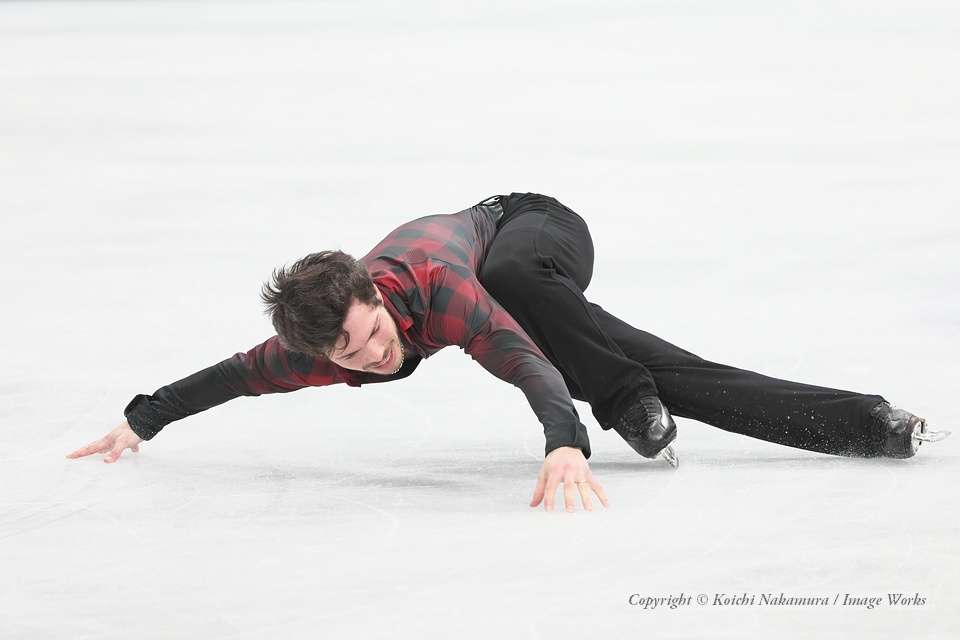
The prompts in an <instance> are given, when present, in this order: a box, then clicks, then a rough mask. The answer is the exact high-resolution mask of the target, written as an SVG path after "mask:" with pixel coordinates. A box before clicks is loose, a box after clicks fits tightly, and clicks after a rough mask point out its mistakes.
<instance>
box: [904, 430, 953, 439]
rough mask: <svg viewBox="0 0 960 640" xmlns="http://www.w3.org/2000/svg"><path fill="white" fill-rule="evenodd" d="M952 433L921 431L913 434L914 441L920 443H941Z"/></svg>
mask: <svg viewBox="0 0 960 640" xmlns="http://www.w3.org/2000/svg"><path fill="white" fill-rule="evenodd" d="M951 433H952V431H921V432H920V433H915V434H913V439H914V440H918V441H920V442H940V441H941V440H946V438H947V436H949V435H950V434H951Z"/></svg>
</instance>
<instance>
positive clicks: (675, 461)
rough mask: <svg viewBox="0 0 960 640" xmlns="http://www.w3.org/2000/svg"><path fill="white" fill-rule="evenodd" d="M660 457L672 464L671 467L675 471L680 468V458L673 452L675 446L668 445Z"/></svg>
mask: <svg viewBox="0 0 960 640" xmlns="http://www.w3.org/2000/svg"><path fill="white" fill-rule="evenodd" d="M660 457H661V458H663V459H664V460H666V461H667V462H669V463H670V466H671V467H673V468H674V469H677V468H679V467H680V458H678V457H677V452H676V451H674V450H673V445H672V444H668V445H667V446H665V447H664V448H663V450H662V451H661V452H660Z"/></svg>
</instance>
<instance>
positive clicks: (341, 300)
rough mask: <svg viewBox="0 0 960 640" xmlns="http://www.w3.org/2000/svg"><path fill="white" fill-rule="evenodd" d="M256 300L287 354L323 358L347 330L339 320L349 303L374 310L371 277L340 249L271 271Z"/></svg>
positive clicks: (355, 260)
mask: <svg viewBox="0 0 960 640" xmlns="http://www.w3.org/2000/svg"><path fill="white" fill-rule="evenodd" d="M272 278H273V282H272V283H271V282H265V283H264V284H263V288H262V290H261V292H260V299H261V300H263V303H264V304H265V305H267V308H266V310H265V311H264V313H266V314H268V315H269V316H270V322H271V323H272V324H273V328H274V329H276V331H277V336H279V338H280V345H281V346H282V347H283V348H284V349H287V350H289V351H297V352H300V353H306V354H310V355H313V356H322V357H324V358H328V357H329V354H330V351H331V350H332V349H333V347H334V345H335V344H336V343H337V341H338V340H339V339H340V337H341V336H343V335H344V334H345V333H346V332H345V331H344V330H343V322H344V320H345V319H346V317H347V311H348V310H349V309H350V305H351V303H352V302H353V300H354V299H357V300H359V301H360V302H362V303H364V304H369V305H373V306H377V305H380V304H382V302H380V300H378V299H377V293H376V288H375V287H374V285H373V279H372V278H370V274H369V273H368V272H367V268H366V266H365V265H364V264H363V263H362V262H360V261H359V260H357V259H356V258H354V257H353V256H351V255H349V254H347V253H344V252H343V251H339V250H336V251H320V252H319V253H311V254H310V255H307V256H304V257H303V258H300V259H299V260H297V261H296V262H294V263H293V265H292V266H290V267H289V268H285V267H280V268H279V269H274V270H273V274H272Z"/></svg>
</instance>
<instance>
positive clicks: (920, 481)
mask: <svg viewBox="0 0 960 640" xmlns="http://www.w3.org/2000/svg"><path fill="white" fill-rule="evenodd" d="M958 21H960V10H958V8H957V5H956V4H955V3H952V2H919V3H918V2H908V1H907V0H902V1H900V2H882V1H881V2H875V1H870V2H867V1H865V0H864V1H861V2H842V1H841V2H834V3H808V2H760V1H747V0H737V1H734V2H723V3H715V2H693V1H684V2H666V1H641V2H626V1H619V2H617V1H604V0H600V1H592V2H558V1H550V2H547V1H543V2H521V3H513V2H505V1H496V2H485V3H471V4H470V5H455V4H454V3H446V2H425V1H416V2H405V3H392V4H391V3H366V2H356V3H348V2H341V3H308V2H301V3H276V2H273V3H252V2H250V3H236V2H223V3H219V2H200V3H192V4H191V3H176V2H154V3H147V2H136V3H134V2H103V3H86V2H64V3H57V2H3V3H0V215H2V216H3V238H4V242H3V245H4V250H3V251H2V252H0V284H2V291H3V295H2V297H3V316H2V317H3V329H4V331H3V334H4V337H5V339H4V349H3V358H4V367H3V369H2V373H0V420H2V427H3V428H2V429H0V486H2V493H0V638H3V640H7V639H18V640H19V639H34V638H131V637H135V638H139V639H141V640H147V639H155V638H224V639H226V638H231V639H248V638H249V639H254V638H267V637H275V638H317V637H319V638H363V639H373V638H391V637H392V638H448V637H462V638H490V637H494V638H545V639H548V638H549V639H552V638H628V637H629V638H640V637H644V638H692V637H711V638H746V637H750V638H773V637H784V638H788V637H790V638H807V637H817V638H851V637H858V638H859V637H863V638H868V637H869V638H904V637H910V638H956V637H958V636H960V610H958V607H960V605H958V602H960V586H958V578H957V575H958V569H960V563H958V560H957V534H958V518H957V506H956V505H957V481H958V470H960V466H958V448H960V437H957V436H954V438H953V439H952V440H948V441H946V442H944V443H942V444H940V445H935V446H925V447H924V448H923V449H921V451H920V454H919V455H918V456H917V457H916V458H915V459H913V460H909V461H895V460H850V459H841V458H836V457H830V456H826V455H819V454H814V453H808V452H804V451H799V450H793V449H788V448H784V447H777V446H774V445H770V444H767V443H764V442H761V441H757V440H752V439H748V438H744V437H740V436H736V435H733V434H729V433H726V432H723V431H720V430H718V429H715V428H713V427H710V426H707V425H703V424H700V423H696V422H693V421H690V420H682V419H681V420H679V421H678V422H679V426H680V430H681V434H680V437H679V440H678V449H679V452H680V456H681V467H680V469H679V471H677V472H673V471H671V470H670V469H669V468H667V467H666V465H665V464H664V463H662V462H659V463H658V462H649V461H646V460H644V459H641V458H639V457H638V456H636V455H635V454H633V452H632V451H631V450H630V449H629V448H628V447H627V446H626V445H625V444H624V443H623V442H621V441H620V440H619V438H618V437H617V436H616V434H614V433H613V432H603V431H601V430H600V428H599V426H598V425H597V424H596V422H595V421H593V419H592V416H591V415H590V411H589V407H588V406H587V405H583V404H579V403H578V410H579V411H580V413H581V416H582V417H583V418H584V421H585V423H586V424H587V425H588V428H589V430H590V434H591V438H592V442H593V447H594V454H593V457H592V458H591V467H592V469H593V471H594V473H595V475H596V477H597V478H598V479H599V480H600V481H601V482H602V483H603V485H604V487H605V488H606V491H607V493H608V495H609V496H610V500H611V506H610V508H609V510H607V511H605V512H601V511H598V512H594V513H585V512H582V511H578V512H576V513H573V514H567V513H563V512H562V511H558V512H555V513H546V512H544V511H542V510H535V509H530V508H529V507H528V506H527V502H528V501H529V499H530V495H531V493H532V490H533V487H534V483H535V479H536V474H537V471H538V469H539V467H540V463H541V461H542V457H543V436H542V430H541V427H540V425H539V423H538V422H537V421H536V419H535V417H534V416H533V414H532V413H531V412H530V410H529V408H528V406H527V405H526V402H525V400H524V398H523V395H522V394H521V393H520V392H519V391H518V390H516V389H514V388H513V387H511V386H509V385H506V384H504V383H502V382H500V381H498V380H496V379H495V378H493V377H492V376H490V375H489V374H487V373H486V372H484V371H483V370H482V369H481V368H480V367H479V366H477V365H476V364H475V363H474V362H472V361H471V360H470V359H469V358H468V357H466V356H464V355H463V354H462V353H461V352H460V351H458V350H456V349H455V348H451V349H448V350H446V351H444V352H442V353H440V354H438V355H437V356H435V357H434V358H431V359H430V360H429V361H427V362H424V363H423V364H422V365H421V366H420V368H419V370H418V371H417V373H416V374H415V375H414V376H413V377H411V378H409V379H407V380H404V381H402V382H398V383H394V384H386V385H374V386H371V387H365V388H363V389H352V388H345V387H344V388H317V389H304V390H301V391H298V392H296V393H292V394H282V395H272V396H263V397H260V398H241V399H238V400H236V401H234V402H231V403H227V404H225V405H222V406H220V407H216V408H214V409H211V410H209V411H208V412H205V413H202V414H199V415H196V416H193V417H191V418H188V419H186V420H184V421H181V422H178V423H174V424H172V425H170V426H168V427H167V428H166V429H165V430H164V431H163V432H162V433H161V434H160V435H158V436H157V437H156V438H155V439H153V440H152V441H150V442H148V443H144V445H143V446H142V450H141V452H140V453H139V454H134V453H131V452H129V451H128V452H126V453H125V454H124V455H123V457H122V458H121V459H120V460H119V461H118V462H117V463H116V464H113V465H105V464H103V463H102V462H101V460H102V456H99V455H98V456H91V457H88V458H85V459H81V460H66V459H65V458H64V455H65V454H66V453H67V452H69V451H72V450H73V449H76V448H77V447H79V446H81V445H83V444H86V443H87V442H89V441H91V440H93V439H95V438H98V437H99V436H101V435H102V434H103V433H105V432H106V431H108V430H109V429H111V428H112V427H114V426H116V425H117V424H118V423H119V422H120V420H122V409H123V407H124V405H125V404H126V402H127V401H128V400H129V399H130V398H131V397H132V396H133V395H134V394H136V393H151V392H152V391H153V390H154V389H156V388H157V387H159V386H161V385H163V384H166V383H168V382H171V381H173V380H176V379H179V378H181V377H183V376H185V375H188V374H190V373H193V372H194V371H196V370H199V369H201V368H204V367H206V366H208V365H210V364H213V363H215V362H218V361H220V360H222V359H223V358H225V357H228V356H230V355H232V354H233V353H235V352H237V351H245V350H247V349H249V348H250V347H252V346H253V345H255V344H257V343H259V342H261V341H262V340H264V339H266V338H267V337H269V336H270V335H272V329H271V327H270V325H269V322H268V320H267V318H266V317H265V316H264V315H263V313H262V307H261V304H260V302H259V300H258V293H259V288H260V285H261V283H262V282H263V281H264V280H266V279H267V278H268V276H269V274H270V270H271V269H273V268H274V267H276V266H278V265H280V264H286V263H289V262H291V261H292V260H294V259H296V258H299V257H301V256H302V255H304V254H306V253H309V252H311V251H316V250H320V249H325V248H337V247H339V248H343V249H345V250H348V251H351V252H354V253H356V254H362V253H364V252H365V251H366V250H367V249H368V248H369V247H370V246H372V244H373V243H374V242H376V241H377V240H378V239H379V238H380V237H382V236H383V235H384V234H385V233H386V232H387V231H388V230H389V229H391V228H393V227H394V226H396V225H397V224H400V223H402V222H404V221H406V220H409V219H412V218H414V217H418V216H421V215H426V214H428V213H451V212H454V211H457V210H460V209H462V208H465V207H467V206H470V205H472V204H474V203H476V202H478V201H480V200H481V199H483V198H485V197H487V196H489V195H492V194H495V193H504V192H509V191H538V192H542V193H548V194H550V195H554V196H556V197H558V198H559V199H560V200H561V201H563V202H565V203H567V204H568V205H570V206H571V207H573V208H574V209H575V210H577V211H578V212H579V213H581V214H582V215H583V216H584V217H585V218H586V219H587V220H588V222H589V223H590V225H591V229H592V232H593V236H594V241H595V244H596V252H597V254H596V255H597V259H596V270H595V275H594V281H593V283H592V284H591V286H590V288H589V290H588V295H589V297H591V298H592V299H594V300H596V301H597V302H599V303H601V304H603V305H604V306H605V307H606V308H608V309H610V310H611V311H613V312H614V313H617V314H618V315H620V316H621V317H623V318H624V319H626V320H628V321H630V322H632V323H634V324H635V325H637V326H639V327H641V328H643V329H645V330H647V331H650V332H652V333H654V334H656V335H659V336H661V337H663V338H665V339H667V340H669V341H671V342H673V343H675V344H678V345H680V346H682V347H684V348H686V349H688V350H691V351H693V352H695V353H697V354H699V355H701V356H703V357H705V358H708V359H711V360H714V361H718V362H724V363H727V364H732V365H735V366H739V367H742V368H747V369H752V370H755V371H760V372H762V373H766V374H768V375H772V376H775V377H780V378H787V379H793V380H798V381H801V382H808V383H811V384H818V385H823V386H833V387H836V388H841V389H852V390H857V391H861V392H864V393H878V394H881V395H884V396H885V397H886V398H888V399H889V400H891V401H892V402H894V404H898V405H900V406H903V407H904V408H906V409H908V410H910V411H913V412H915V413H918V414H920V415H923V416H926V417H927V418H928V419H929V420H930V423H931V424H932V425H933V426H934V427H935V428H943V427H946V428H954V429H957V428H960V409H958V399H957V392H958V382H960V364H958V363H960V340H958V338H960V297H958V286H957V283H958V282H960V278H958V275H960V274H958V272H960V268H958V267H960V259H958V257H957V252H958V250H960V222H958V218H957V214H958V213H960V207H958V204H960V186H958V183H960V181H958V167H960V122H958V114H960V84H958V82H957V77H958V69H960V27H958ZM426 394H430V395H431V396H433V397H439V398H441V399H440V400H439V401H437V402H435V403H433V404H430V405H427V404H425V403H424V402H422V401H419V400H418V398H421V397H424V396H425V395H426ZM464 416H467V424H466V425H462V424H461V423H462V422H463V420H464ZM681 591H683V592H684V593H686V594H693V595H694V596H696V594H698V593H705V594H709V595H710V597H711V598H712V594H714V593H717V592H726V593H730V594H734V593H741V592H746V593H754V594H759V593H761V592H773V593H780V592H783V593H784V594H785V595H788V596H790V595H792V596H812V595H829V596H831V597H832V596H833V595H834V594H837V593H839V594H843V593H851V594H853V595H858V596H872V595H881V596H884V597H885V594H887V593H889V592H903V593H906V594H913V593H915V592H919V593H920V594H921V596H922V597H924V598H925V604H924V605H922V606H916V607H910V608H904V609H896V608H892V607H889V606H887V605H886V604H884V605H883V606H881V607H879V608H876V609H873V610H867V609H865V608H863V607H839V606H837V607H824V608H809V607H807V608H803V607H758V606H753V607H730V608H721V607H714V606H706V607H701V606H698V605H697V604H696V603H694V604H692V605H691V606H688V607H682V608H678V609H676V610H669V609H663V608H661V609H657V610H655V611H643V610H640V609H638V608H637V607H631V606H629V605H628V604H627V599H628V597H629V596H630V594H632V593H639V594H643V595H653V596H655V595H668V594H677V593H679V592H681Z"/></svg>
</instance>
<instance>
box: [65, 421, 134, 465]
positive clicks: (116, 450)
mask: <svg viewBox="0 0 960 640" xmlns="http://www.w3.org/2000/svg"><path fill="white" fill-rule="evenodd" d="M142 441H143V438H141V437H140V436H138V435H137V434H135V433H134V432H133V429H131V428H130V423H128V422H127V421H126V420H124V421H123V422H121V423H120V426H118V427H117V428H116V429H114V430H113V431H111V432H109V433H108V434H107V435H105V436H103V437H102V438H100V439H99V440H94V441H93V442H91V443H90V444H88V445H87V446H85V447H80V448H79V449H77V450H76V451H74V452H73V453H68V454H67V457H68V458H80V457H83V456H88V455H90V454H91V453H106V454H107V455H105V456H104V457H103V461H104V462H115V461H116V459H117V458H119V457H120V454H121V453H123V450H124V449H130V450H131V451H135V452H138V451H140V443H141V442H142Z"/></svg>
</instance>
